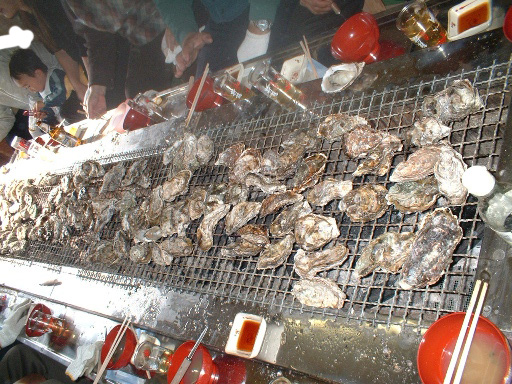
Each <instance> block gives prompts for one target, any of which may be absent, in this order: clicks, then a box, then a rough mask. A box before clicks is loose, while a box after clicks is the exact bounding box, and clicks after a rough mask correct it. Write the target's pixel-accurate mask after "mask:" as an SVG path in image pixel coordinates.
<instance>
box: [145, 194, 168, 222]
mask: <svg viewBox="0 0 512 384" xmlns="http://www.w3.org/2000/svg"><path fill="white" fill-rule="evenodd" d="M162 195H163V187H162V186H161V185H159V186H158V187H156V188H153V190H152V191H151V196H150V198H149V206H148V211H147V212H146V217H147V219H148V221H149V224H151V225H155V224H157V223H159V222H160V215H161V214H162V210H163V208H164V199H163V197H162Z"/></svg>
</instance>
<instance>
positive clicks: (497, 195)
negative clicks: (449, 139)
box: [462, 165, 512, 245]
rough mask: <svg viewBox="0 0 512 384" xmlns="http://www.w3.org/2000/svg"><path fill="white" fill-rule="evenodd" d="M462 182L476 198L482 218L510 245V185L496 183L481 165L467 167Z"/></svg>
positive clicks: (511, 203)
mask: <svg viewBox="0 0 512 384" xmlns="http://www.w3.org/2000/svg"><path fill="white" fill-rule="evenodd" d="M462 184H463V185H464V186H465V187H466V188H467V189H468V191H469V193H471V194H472V195H473V196H475V197H477V198H478V213H479V214H480V217H481V218H482V220H483V221H484V222H485V223H486V224H487V225H489V227H490V228H491V229H493V230H494V231H495V232H496V233H497V234H498V235H500V236H501V237H502V238H503V239H504V240H505V241H506V242H507V243H509V244H511V245H512V187H511V186H509V187H507V186H505V185H503V184H500V183H498V182H497V181H496V179H495V178H494V176H493V175H492V174H491V173H490V172H489V171H488V170H487V168H485V167H484V166H481V165H475V166H473V167H470V168H468V169H467V170H466V172H464V174H463V175H462Z"/></svg>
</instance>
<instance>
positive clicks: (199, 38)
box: [175, 32, 213, 77]
mask: <svg viewBox="0 0 512 384" xmlns="http://www.w3.org/2000/svg"><path fill="white" fill-rule="evenodd" d="M212 42H213V39H212V36H211V35H210V34H209V33H206V32H194V33H190V34H189V35H188V36H187V37H186V38H185V40H184V41H183V44H182V49H183V50H182V51H181V53H180V54H178V56H176V72H175V76H176V77H181V75H183V72H185V70H186V69H187V68H188V67H190V66H191V65H192V63H193V62H194V61H195V60H196V58H197V54H198V53H199V51H200V50H201V48H203V47H204V46H205V45H206V44H211V43H212Z"/></svg>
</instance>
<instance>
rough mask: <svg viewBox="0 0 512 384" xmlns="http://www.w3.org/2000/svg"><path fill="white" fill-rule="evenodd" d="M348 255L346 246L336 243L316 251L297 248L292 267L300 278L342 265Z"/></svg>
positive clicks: (312, 275)
mask: <svg viewBox="0 0 512 384" xmlns="http://www.w3.org/2000/svg"><path fill="white" fill-rule="evenodd" d="M347 257H348V248H347V247H345V246H343V245H336V246H334V247H332V248H328V249H324V250H323V251H318V252H307V253H306V252H305V251H304V250H303V249H299V250H298V251H297V253H296V254H295V258H294V261H293V268H294V270H295V273H297V275H299V276H300V277H302V278H310V277H314V276H315V275H316V274H317V273H318V272H322V271H328V270H329V269H333V268H334V267H337V266H339V265H342V264H343V263H344V262H345V260H347Z"/></svg>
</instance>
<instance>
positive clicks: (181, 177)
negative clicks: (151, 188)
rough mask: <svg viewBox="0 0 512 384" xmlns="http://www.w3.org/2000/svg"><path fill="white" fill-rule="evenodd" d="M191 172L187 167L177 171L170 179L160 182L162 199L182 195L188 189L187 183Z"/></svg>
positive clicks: (170, 199) (169, 199) (171, 199)
mask: <svg viewBox="0 0 512 384" xmlns="http://www.w3.org/2000/svg"><path fill="white" fill-rule="evenodd" d="M191 177H192V172H190V171H189V170H188V169H185V170H183V171H180V172H178V173H177V174H175V175H174V176H173V177H172V178H171V179H170V180H168V181H166V182H165V183H163V184H162V199H164V200H165V201H173V200H174V199H175V198H176V197H178V196H180V195H183V194H185V193H186V192H187V190H188V183H189V182H190V178H191Z"/></svg>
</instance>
